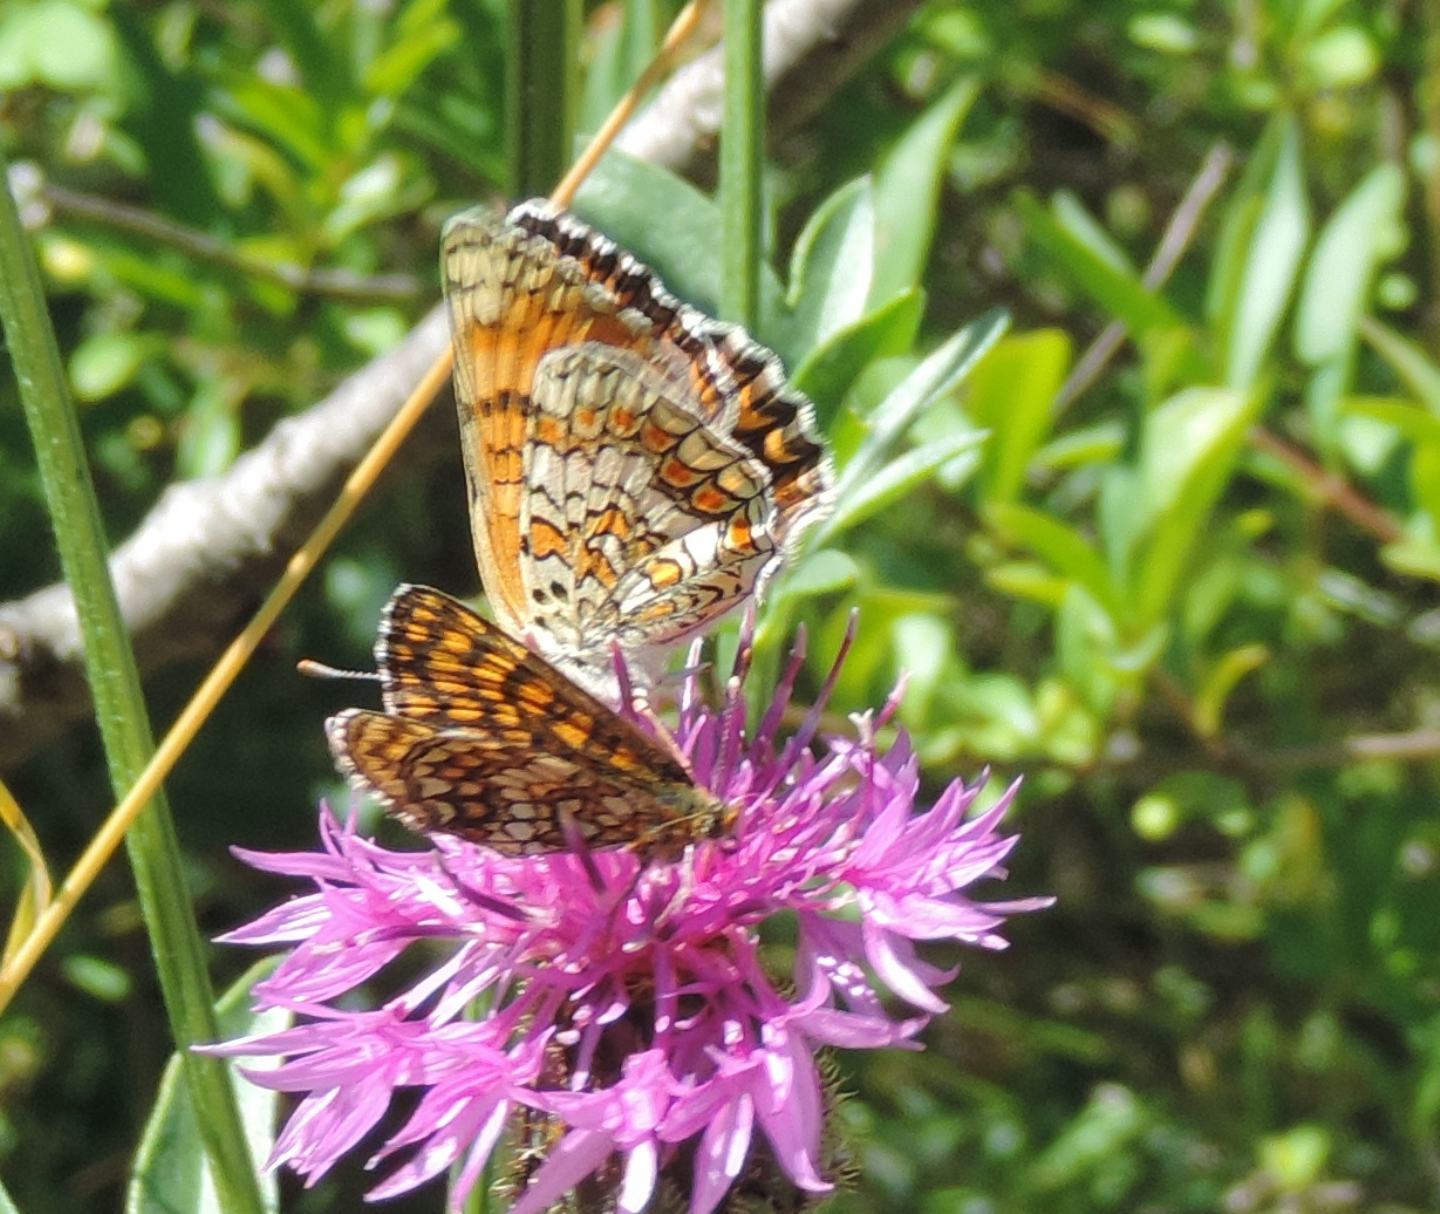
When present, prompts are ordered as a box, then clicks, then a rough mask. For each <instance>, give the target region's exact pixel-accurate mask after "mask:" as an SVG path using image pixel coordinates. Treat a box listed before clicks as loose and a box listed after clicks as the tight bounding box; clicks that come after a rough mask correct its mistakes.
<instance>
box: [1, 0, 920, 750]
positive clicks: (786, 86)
mask: <svg viewBox="0 0 1440 1214" xmlns="http://www.w3.org/2000/svg"><path fill="white" fill-rule="evenodd" d="M916 7H918V4H917V3H915V2H914V0H771V3H770V4H769V5H767V8H766V27H765V28H766V39H767V46H766V79H767V87H771V88H772V100H771V102H770V112H771V117H772V122H773V124H774V127H775V129H776V130H779V131H783V130H787V129H791V128H793V127H794V126H796V125H798V124H799V123H800V122H803V121H804V120H805V118H807V117H809V116H810V114H812V113H813V112H814V111H815V110H816V109H817V108H818V107H819V106H820V105H821V104H823V103H824V101H825V100H826V99H828V98H829V97H830V96H831V95H833V93H834V91H835V90H836V89H837V88H838V87H839V86H840V84H841V83H842V82H843V80H844V78H845V77H846V76H847V75H848V74H849V73H851V72H853V71H854V70H855V69H856V68H858V67H859V66H860V64H861V63H863V62H864V60H865V59H866V58H867V57H868V56H869V55H870V54H872V53H873V52H874V51H875V50H876V49H878V48H879V47H880V46H881V45H883V44H884V42H885V41H886V40H887V39H888V38H889V37H890V36H892V35H893V34H894V33H895V31H897V30H898V29H899V28H900V26H901V25H903V23H904V21H905V20H906V18H908V16H909V15H910V13H911V12H912V11H913V10H914V9H915V8H916ZM719 63H720V53H719V50H718V48H717V49H716V50H713V51H709V52H707V53H706V54H705V55H702V56H700V57H699V58H698V59H696V60H695V61H694V62H692V63H691V64H689V65H687V66H686V67H685V68H683V69H681V70H680V71H679V72H678V73H677V74H676V75H675V77H673V78H672V80H671V81H670V82H668V83H667V84H666V85H665V86H664V87H663V88H662V89H661V90H660V92H659V94H658V95H657V97H656V99H655V100H654V102H652V103H651V105H650V106H649V107H648V108H647V110H646V111H645V112H644V113H642V114H641V115H640V116H639V117H638V118H637V119H636V120H635V122H634V123H633V124H632V125H631V127H630V128H629V129H628V130H627V132H626V133H625V135H624V136H623V137H622V141H621V142H622V145H623V146H624V147H625V148H626V149H627V150H628V151H629V152H630V153H631V154H632V155H638V156H642V157H644V158H646V159H649V160H652V161H654V162H656V163H658V164H663V165H665V166H667V167H669V168H672V169H675V170H676V171H678V172H682V173H686V174H689V175H701V174H703V173H704V171H705V166H706V164H707V163H708V160H709V158H710V157H711V156H712V154H713V147H714V140H715V133H716V124H717V123H718V118H719V113H720V106H719V88H720V78H721V73H720V68H719ZM52 201H53V200H52ZM71 201H73V200H71ZM334 285H335V284H334V283H333V282H332V283H329V284H328V286H329V287H331V288H333V287H334ZM370 285H372V286H373V284H370ZM311 288H312V289H313V288H314V284H313V282H312V283H311ZM446 340H447V337H446V332H445V321H444V318H443V316H442V315H441V313H440V311H439V310H438V309H436V310H434V311H432V312H431V313H430V314H429V315H427V316H426V318H425V319H424V320H423V321H422V322H421V323H420V324H419V325H418V326H417V327H416V328H415V329H414V331H412V332H411V333H410V335H409V336H408V337H407V338H406V339H405V340H404V341H403V342H402V343H401V344H400V345H399V346H398V347H396V348H395V349H394V350H392V351H390V352H389V353H388V354H386V355H384V356H383V357H381V358H378V359H376V360H374V361H373V362H371V363H370V364H368V365H367V366H365V367H363V368H361V369H360V370H358V371H357V372H355V374H354V375H352V376H351V377H350V378H349V379H348V380H346V381H345V382H344V383H343V384H341V385H340V386H339V387H338V388H336V389H335V391H333V392H332V393H330V395H329V396H327V397H326V398H325V399H324V400H323V401H321V402H320V403H319V404H317V405H315V406H314V407H312V408H311V409H309V410H308V411H307V412H305V413H303V414H301V415H299V416H296V417H293V418H290V419H288V420H286V421H284V422H282V423H281V424H280V425H278V426H276V428H275V430H274V431H273V432H272V433H271V434H270V436H269V437H268V438H266V439H265V440H264V441H263V442H261V443H260V444H259V445H257V446H256V447H254V448H253V449H252V450H251V451H249V452H247V453H246V454H245V455H244V456H242V457H241V458H240V459H239V460H237V461H236V463H235V465H234V466H233V467H232V468H231V469H230V470H229V471H228V472H226V473H225V474H223V475H222V476H218V477H215V478H213V479H209V480H203V481H191V482H187V483H183V484H178V485H174V486H172V487H171V488H170V489H168V490H167V491H166V492H165V493H164V495H163V496H162V497H161V498H160V500H159V502H157V503H156V505H155V507H154V509H153V510H151V512H150V513H149V515H147V516H146V518H145V520H144V521H143V522H142V523H141V524H140V526H139V528H138V529H137V530H136V531H135V533H134V534H133V535H132V536H131V537H130V538H129V539H128V540H126V541H125V543H124V544H122V545H121V546H120V547H119V548H118V549H117V550H116V552H115V555H114V556H113V557H112V559H111V572H112V575H113V576H114V579H115V585H116V591H117V593H118V595H119V598H120V606H121V610H122V612H123V613H124V616H125V620H126V623H127V624H128V626H129V628H130V631H131V634H132V636H133V638H134V642H135V648H136V655H137V657H138V659H139V662H140V668H141V671H142V673H145V674H149V673H153V672H154V671H156V670H159V669H161V668H162V667H164V666H166V665H168V664H169V663H172V662H175V661H177V660H181V659H187V658H189V659H193V658H201V657H208V656H211V655H214V654H215V653H217V652H218V651H219V650H220V648H221V646H222V645H223V644H224V643H225V642H226V641H227V640H228V639H229V638H230V636H231V634H232V633H233V632H234V631H235V629H236V627H237V625H238V624H239V622H240V620H241V619H242V618H243V616H244V615H245V614H246V612H247V611H248V609H249V607H250V606H251V605H252V603H253V601H254V600H255V599H256V598H257V597H258V593H259V588H260V587H263V586H264V585H265V584H267V583H268V582H270V581H272V580H273V579H274V578H275V577H276V576H277V575H278V573H279V571H280V569H281V568H282V567H283V565H284V563H285V561H286V559H287V558H288V557H289V555H290V552H291V550H292V549H293V548H294V546H295V545H296V544H297V543H298V542H299V540H300V539H302V538H303V537H304V535H305V533H306V531H307V530H308V528H309V526H310V524H311V523H313V522H314V521H315V520H316V519H317V518H318V517H319V516H320V514H321V513H322V512H323V510H324V509H325V507H326V505H327V504H328V503H329V501H330V499H331V498H332V497H333V496H334V493H335V491H336V489H337V488H338V486H339V485H340V483H341V482H342V481H343V479H344V477H345V475H346V474H347V473H348V472H349V470H350V469H351V467H352V466H353V465H354V464H355V462H356V461H357V460H358V459H359V458H360V456H361V455H362V454H363V453H364V452H365V451H366V450H367V449H368V447H369V445H370V443H371V442H372V441H373V440H374V438H375V436H376V435H377V434H378V433H379V432H380V430H381V428H382V427H383V426H384V424H385V422H386V421H388V420H389V418H390V417H391V415H392V414H393V413H394V412H395V410H396V409H397V408H398V407H399V406H400V404H401V402H402V401H403V400H404V399H405V397H406V395H407V394H408V393H409V391H410V389H411V388H412V387H413V386H414V384H415V383H416V382H417V381H418V380H419V378H420V376H421V375H422V374H423V373H424V372H425V370H426V369H427V368H428V367H429V366H430V364H431V363H433V362H434V360H435V359H436V358H437V357H438V356H439V354H440V353H441V351H442V350H443V348H444V343H445V341H446ZM433 412H434V414H435V415H436V423H435V424H436V425H437V426H440V425H445V426H450V425H453V423H451V422H449V421H448V420H447V421H443V422H442V421H441V420H440V415H441V414H445V415H447V416H448V414H449V413H451V412H453V411H448V410H444V409H443V407H442V408H441V409H438V410H434V411H433ZM450 449H453V443H452V444H450ZM430 455H431V456H433V452H431V453H430ZM409 458H410V459H411V460H412V461H413V462H412V463H411V464H410V465H409V466H410V467H414V466H415V465H416V464H417V463H420V462H423V461H424V460H425V459H426V458H427V453H426V451H425V450H424V449H423V447H422V449H421V450H418V451H415V452H411V453H410V456H409ZM79 653H80V638H79V630H78V627H77V625H76V621H75V612H74V607H73V605H72V603H71V600H70V595H69V592H68V591H67V590H66V588H65V587H64V586H63V585H60V584H57V585H53V586H49V587H46V588H45V589H43V590H40V591H37V592H36V593H34V594H32V595H30V596H28V597H27V598H24V599H20V600H17V601H14V602H10V603H4V604H0V769H6V768H10V767H13V766H15V765H16V764H17V763H19V762H20V761H21V760H23V759H24V758H25V757H26V756H27V755H28V754H30V753H31V752H32V751H34V750H35V748H36V747H38V746H40V745H42V744H43V743H44V742H46V741H47V740H48V739H50V738H52V737H53V736H54V735H55V734H56V733H57V732H58V731H59V730H60V729H62V728H63V727H65V726H66V725H68V724H70V723H71V722H73V721H76V720H78V719H80V718H82V717H85V716H86V715H88V714H89V712H90V698H89V692H88V689H87V688H86V685H85V680H84V676H83V674H82V673H81V668H80V665H79Z"/></svg>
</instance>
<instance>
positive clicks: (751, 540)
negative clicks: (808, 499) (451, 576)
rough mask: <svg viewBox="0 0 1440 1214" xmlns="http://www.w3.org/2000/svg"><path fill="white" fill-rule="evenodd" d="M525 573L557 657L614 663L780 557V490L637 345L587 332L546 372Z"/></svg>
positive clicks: (527, 503) (548, 360)
mask: <svg viewBox="0 0 1440 1214" xmlns="http://www.w3.org/2000/svg"><path fill="white" fill-rule="evenodd" d="M524 466H525V472H526V486H527V489H526V496H525V498H524V500H523V503H522V508H521V535H522V538H521V549H522V561H521V578H522V582H523V584H524V587H525V592H526V595H527V597H528V598H529V600H530V602H531V604H532V612H533V616H532V632H533V633H534V634H535V639H536V642H537V644H538V645H539V646H540V647H541V648H542V649H543V650H544V651H545V652H547V653H551V654H556V655H560V657H561V659H562V660H561V664H562V665H567V663H566V662H565V661H564V659H566V658H574V659H578V660H579V662H580V663H581V664H582V666H583V667H584V668H588V669H590V670H594V669H597V668H598V669H604V667H605V666H606V665H607V664H608V662H609V660H610V646H611V644H612V643H614V642H617V641H618V642H619V643H620V645H621V646H622V647H623V648H624V650H625V651H626V653H627V654H629V655H630V656H631V657H632V658H637V657H638V658H642V659H643V657H644V656H646V654H647V652H648V651H651V650H655V649H659V648H662V647H664V646H668V645H671V644H674V643H675V642H677V641H680V640H683V639H684V638H685V637H687V636H689V635H691V634H692V633H694V632H697V631H698V630H700V629H702V628H704V627H705V626H706V625H707V624H709V623H710V622H711V621H713V620H714V619H715V618H716V617H717V616H719V615H721V614H722V613H723V612H725V611H726V610H728V609H729V608H730V607H731V606H733V605H734V604H735V603H736V602H738V601H739V600H740V599H741V598H742V597H743V596H744V595H746V594H747V593H749V591H750V590H751V588H752V587H753V586H754V585H755V583H756V581H757V579H758V578H759V577H760V576H761V574H762V571H763V570H764V569H765V567H766V566H767V565H768V564H769V563H770V562H771V560H772V558H773V556H774V553H775V548H776V545H775V540H774V536H773V535H772V534H771V530H770V528H771V525H772V521H773V519H774V515H775V503H774V494H773V491H772V486H771V483H770V479H769V477H768V475H767V474H766V472H765V469H764V468H763V467H762V466H761V465H760V463H759V461H757V460H756V459H755V458H754V457H753V456H752V455H751V454H750V453H749V452H748V451H747V450H746V449H745V448H744V447H743V446H742V445H741V444H740V443H739V442H738V441H736V440H735V439H733V438H731V437H729V436H727V435H726V434H724V433H723V432H720V431H717V430H715V429H714V428H712V427H711V426H710V425H708V424H707V423H706V422H704V421H703V420H701V419H700V418H699V417H698V416H696V414H695V412H694V411H693V409H692V408H691V406H690V404H689V402H687V401H686V400H684V399H683V398H681V397H680V396H679V395H678V394H677V393H676V392H675V390H674V387H673V385H671V384H669V383H667V381H666V380H665V379H664V378H663V376H661V375H660V374H658V373H657V372H656V371H654V370H653V369H652V368H651V367H650V366H649V364H647V363H646V362H645V361H644V360H643V359H641V358H640V357H639V356H638V355H636V354H635V353H633V352H632V351H629V350H619V349H616V348H614V347H611V346H605V345H601V344H599V343H595V342H586V343H583V344H581V345H578V346H572V347H569V348H567V349H564V350H556V351H553V352H551V353H550V354H548V355H546V357H545V359H544V360H543V361H542V362H541V364H540V367H539V370H538V371H537V373H536V376H535V383H534V392H533V411H532V413H531V415H530V428H529V441H528V442H527V444H526V447H525V461H524Z"/></svg>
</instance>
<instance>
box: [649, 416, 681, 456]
mask: <svg viewBox="0 0 1440 1214" xmlns="http://www.w3.org/2000/svg"><path fill="white" fill-rule="evenodd" d="M640 441H641V442H642V443H644V444H645V449H646V450H647V451H669V450H670V448H671V447H673V446H674V445H675V436H674V435H673V434H669V433H667V432H666V431H664V430H662V429H661V428H660V427H659V426H657V425H656V424H655V423H654V422H650V421H647V422H646V423H645V424H644V425H643V426H642V427H641V428H640Z"/></svg>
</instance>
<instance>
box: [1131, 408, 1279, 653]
mask: <svg viewBox="0 0 1440 1214" xmlns="http://www.w3.org/2000/svg"><path fill="white" fill-rule="evenodd" d="M1261 404H1262V398H1261V397H1260V395H1259V394H1258V393H1246V392H1239V391H1233V390H1231V389H1226V388H1191V389H1187V390H1186V391H1184V392H1181V393H1180V394H1178V395H1177V396H1174V397H1172V398H1171V399H1170V400H1168V401H1166V402H1165V403H1164V404H1163V405H1161V406H1160V407H1159V408H1158V409H1156V410H1155V411H1154V412H1153V413H1152V414H1151V415H1150V416H1149V418H1147V419H1146V424H1145V433H1144V435H1143V437H1142V440H1141V448H1140V466H1139V494H1138V499H1139V500H1138V505H1139V508H1140V510H1141V511H1142V512H1143V516H1144V519H1145V520H1146V522H1147V523H1148V530H1147V531H1146V532H1143V533H1142V534H1143V536H1144V538H1143V540H1142V543H1143V551H1142V553H1141V554H1140V555H1139V556H1138V558H1137V560H1136V562H1135V569H1136V577H1137V584H1136V586H1135V588H1134V592H1133V596H1132V597H1133V599H1134V602H1135V604H1136V608H1137V619H1138V621H1139V623H1140V625H1141V626H1142V627H1148V626H1149V625H1151V624H1153V623H1155V622H1157V621H1158V620H1159V619H1160V618H1161V616H1162V615H1164V613H1165V612H1166V610H1167V609H1168V605H1169V602H1170V598H1171V596H1172V594H1173V593H1174V591H1175V589H1176V587H1177V586H1178V584H1179V581H1180V577H1181V574H1182V573H1183V571H1184V569H1185V567H1186V565H1187V563H1188V561H1189V558H1190V554H1191V551H1192V549H1193V547H1194V545H1195V542H1196V541H1197V540H1198V539H1199V537H1200V536H1201V535H1202V534H1204V533H1205V532H1206V531H1207V530H1208V528H1209V526H1210V512H1211V510H1212V509H1213V508H1214V505H1215V502H1216V500H1217V499H1218V498H1219V496H1220V494H1221V492H1222V491H1223V490H1224V488H1225V486H1226V484H1227V483H1228V482H1229V480H1230V477H1231V475H1232V473H1233V471H1234V467H1235V462H1236V459H1237V457H1238V456H1239V453H1240V450H1241V448H1242V447H1243V445H1244V441H1245V432H1246V430H1247V429H1248V428H1249V426H1250V424H1251V422H1252V421H1253V420H1254V419H1255V416H1256V414H1257V413H1258V412H1259V410H1260V407H1261Z"/></svg>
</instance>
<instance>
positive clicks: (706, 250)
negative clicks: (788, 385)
mask: <svg viewBox="0 0 1440 1214" xmlns="http://www.w3.org/2000/svg"><path fill="white" fill-rule="evenodd" d="M574 211H575V213H576V214H577V215H579V216H580V217H581V218H582V219H584V220H585V221H586V222H588V223H592V224H594V225H595V226H596V227H597V228H599V229H600V230H601V231H602V232H604V233H605V234H606V235H607V236H609V237H610V238H611V239H612V240H614V241H616V242H617V243H618V244H620V245H623V246H624V247H625V248H626V249H629V250H630V251H631V252H632V253H634V254H635V256H636V257H638V258H640V260H641V261H643V262H645V263H647V264H648V265H651V266H653V267H655V269H656V270H657V271H658V272H660V273H661V275H662V277H663V278H664V280H665V285H666V286H667V287H668V288H669V289H670V290H671V291H673V292H674V293H675V294H676V295H678V296H679V297H680V298H681V299H684V300H686V301H688V302H689V303H692V304H694V305H695V306H696V307H697V308H699V309H700V310H701V311H703V312H706V313H708V314H709V315H711V316H717V315H719V303H720V282H721V278H720V275H721V260H720V246H719V242H718V241H717V240H716V237H715V234H716V233H717V232H718V231H720V209H719V207H717V206H716V205H715V203H714V202H713V201H712V200H711V199H710V198H708V197H707V196H706V195H704V194H702V193H701V192H700V191H699V190H697V189H696V188H695V187H694V186H693V185H691V184H690V183H689V182H687V181H685V180H683V179H682V178H680V177H677V176H676V175H675V174H674V173H671V172H669V171H668V170H666V169H662V168H659V167H658V166H656V165H653V164H650V163H648V162H646V161H643V160H637V159H636V158H635V157H633V156H627V155H625V153H623V152H618V151H610V152H607V153H606V154H605V156H604V158H603V159H602V160H601V161H600V163H599V164H598V165H596V166H595V171H594V172H593V173H591V174H590V176H589V177H588V178H586V181H585V184H584V185H583V186H581V187H580V192H579V193H578V194H577V195H576V196H575V206H574ZM784 299H785V292H784V291H783V290H782V289H781V286H780V280H779V279H778V278H777V277H776V275H775V272H774V271H773V270H772V269H771V268H770V267H769V265H768V264H765V263H762V264H761V266H760V317H761V319H760V323H759V325H758V331H757V333H756V336H757V337H759V338H760V340H762V341H765V342H767V343H768V344H772V345H773V344H774V343H775V336H774V334H777V333H783V332H784V326H785V321H784Z"/></svg>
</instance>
